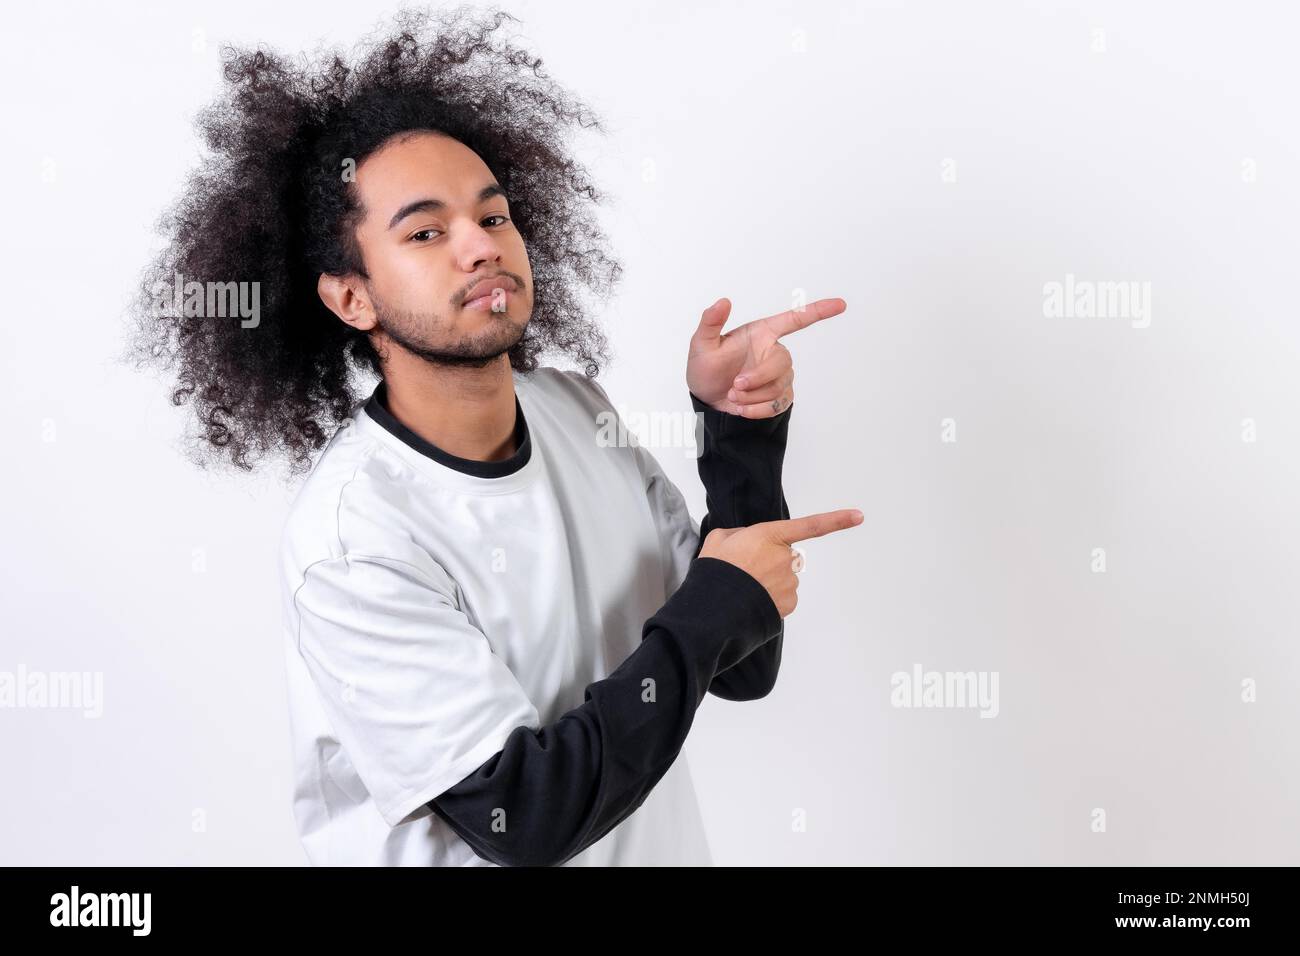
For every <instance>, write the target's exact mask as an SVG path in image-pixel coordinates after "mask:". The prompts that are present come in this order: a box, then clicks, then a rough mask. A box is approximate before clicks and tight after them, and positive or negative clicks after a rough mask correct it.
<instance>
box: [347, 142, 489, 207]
mask: <svg viewBox="0 0 1300 956" xmlns="http://www.w3.org/2000/svg"><path fill="white" fill-rule="evenodd" d="M492 181H493V176H492V171H491V170H490V169H488V167H487V164H486V163H484V162H483V160H482V159H481V158H480V157H479V155H478V153H476V152H474V151H473V150H472V149H470V148H469V147H468V146H466V145H465V144H464V143H462V142H460V141H459V140H455V139H452V138H451V137H450V136H443V135H440V134H437V133H430V132H420V133H410V134H403V135H401V136H397V137H394V138H393V139H390V140H389V141H388V142H386V143H384V145H383V146H381V147H380V148H379V149H377V150H376V151H375V152H373V153H371V154H370V155H369V156H367V157H366V158H365V160H364V161H363V162H362V163H361V164H360V165H359V166H357V181H356V186H357V192H358V194H359V195H360V198H361V203H362V205H363V206H364V207H365V210H366V219H367V220H368V221H370V222H375V221H380V220H382V221H383V222H384V223H387V222H388V218H387V217H388V216H391V215H392V214H393V213H394V212H395V211H396V210H397V209H399V208H400V207H401V206H403V205H404V204H406V203H409V202H411V201H413V200H416V199H423V198H437V199H441V200H443V201H444V202H446V203H449V204H451V205H453V206H456V205H461V204H472V203H473V202H474V201H475V200H476V199H477V197H478V192H479V190H480V189H482V188H483V187H484V186H485V185H487V184H488V183H490V182H492Z"/></svg>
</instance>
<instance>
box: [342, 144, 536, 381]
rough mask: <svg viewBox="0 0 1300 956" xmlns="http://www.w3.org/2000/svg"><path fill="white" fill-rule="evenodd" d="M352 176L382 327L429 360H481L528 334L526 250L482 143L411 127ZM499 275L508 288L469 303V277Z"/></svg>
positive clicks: (530, 298)
mask: <svg viewBox="0 0 1300 956" xmlns="http://www.w3.org/2000/svg"><path fill="white" fill-rule="evenodd" d="M355 185H356V188H357V190H358V192H359V195H360V199H361V203H362V208H363V209H364V210H365V217H364V219H363V220H362V221H361V223H360V225H359V226H358V227H357V232H356V235H357V242H358V244H359V245H360V247H361V256H362V261H363V262H364V263H365V267H366V271H367V272H368V273H369V274H370V278H369V280H367V281H366V283H365V285H366V291H367V293H368V295H369V298H370V300H371V304H372V305H373V307H374V310H375V315H376V319H377V321H378V323H379V326H380V329H382V331H380V332H379V333H378V334H379V335H380V336H381V337H387V338H388V339H390V340H392V341H393V342H396V343H397V344H398V345H399V346H401V347H402V348H405V349H406V350H407V351H409V352H411V353H413V354H415V355H418V356H421V357H423V358H425V359H427V360H429V361H432V362H436V363H439V364H449V365H468V366H475V367H482V366H484V365H486V364H487V363H488V362H490V361H491V360H492V359H495V358H496V357H497V356H499V355H501V354H502V353H503V352H505V351H507V350H508V349H510V348H511V346H513V345H514V344H515V343H517V342H518V341H519V340H520V338H522V336H523V334H524V328H525V326H527V324H528V320H529V318H530V317H531V315H532V311H533V289H532V285H533V274H532V270H531V268H530V267H529V264H528V252H527V250H526V249H525V248H524V240H523V237H522V236H520V234H519V230H518V229H516V228H515V224H514V221H513V220H512V219H511V218H510V207H509V204H508V203H507V202H506V197H505V196H504V195H503V194H501V193H500V192H499V191H497V190H499V186H498V185H497V182H496V178H495V177H494V176H493V175H492V172H491V170H489V169H488V167H487V165H486V164H484V162H483V160H482V159H481V158H479V156H478V154H477V153H475V152H474V151H473V150H471V149H470V148H469V147H467V146H465V145H464V144H463V143H461V142H459V141H457V140H454V139H452V138H450V137H447V136H441V135H438V134H435V133H415V134H410V135H405V136H402V137H398V138H395V139H393V140H390V141H389V142H388V143H386V144H385V145H384V146H383V147H382V148H380V149H379V150H378V151H376V152H374V153H372V154H371V155H370V156H368V157H367V158H366V159H365V161H364V162H362V163H361V164H360V165H359V166H358V167H357V175H356V184H355ZM496 276H501V277H502V280H503V282H504V285H505V288H506V289H507V290H508V291H506V292H505V293H504V294H502V293H490V294H489V295H488V297H487V298H486V299H481V300H479V301H477V302H475V303H472V304H471V303H470V301H469V296H470V295H471V294H473V293H472V287H473V286H475V285H476V284H477V283H478V282H479V281H480V280H483V279H488V278H492V277H496ZM511 280H513V281H511ZM485 288H486V287H485Z"/></svg>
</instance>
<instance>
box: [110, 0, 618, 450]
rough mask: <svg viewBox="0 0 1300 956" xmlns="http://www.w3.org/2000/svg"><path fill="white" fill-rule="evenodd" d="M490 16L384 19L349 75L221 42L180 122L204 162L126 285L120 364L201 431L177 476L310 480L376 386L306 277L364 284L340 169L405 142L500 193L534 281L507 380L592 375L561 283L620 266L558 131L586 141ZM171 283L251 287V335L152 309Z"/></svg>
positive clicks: (579, 117)
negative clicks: (194, 131)
mask: <svg viewBox="0 0 1300 956" xmlns="http://www.w3.org/2000/svg"><path fill="white" fill-rule="evenodd" d="M479 12H480V13H483V11H479ZM505 20H512V21H515V20H516V18H515V17H513V16H511V15H510V14H508V13H505V12H504V11H501V10H489V11H486V12H485V13H483V15H482V16H476V15H474V12H473V11H469V10H467V7H466V6H460V7H456V8H454V9H451V10H446V11H442V12H441V13H440V14H434V13H433V12H431V11H428V10H403V11H401V12H400V13H398V14H397V16H396V19H395V21H394V22H393V23H392V24H390V25H389V26H387V27H385V28H381V29H380V30H378V31H376V33H375V34H373V35H371V36H370V37H368V38H367V39H366V40H364V41H363V42H362V43H361V44H359V45H358V47H357V49H356V50H355V51H354V53H353V56H352V58H351V59H352V62H351V64H349V63H348V62H347V61H346V60H345V58H344V57H343V56H342V55H341V54H340V53H338V52H326V53H323V54H316V56H315V59H314V60H313V59H312V58H308V57H303V58H301V59H290V58H287V57H285V56H282V55H280V54H278V53H275V52H273V51H267V50H264V49H252V50H248V49H240V48H238V47H234V46H231V45H225V46H223V47H222V51H221V52H222V59H223V63H224V79H225V85H224V87H223V89H222V93H221V95H220V96H219V97H218V98H217V99H216V101H215V102H213V103H212V104H211V105H209V106H207V107H205V108H204V109H203V110H202V111H201V112H200V114H199V116H198V119H197V124H196V125H197V126H198V128H199V131H200V132H201V134H202V137H203V140H204V142H205V144H206V146H207V147H208V151H207V154H206V156H205V158H204V160H203V161H202V162H201V164H200V166H199V168H198V169H197V170H195V171H194V172H192V173H190V175H189V178H188V180H187V183H186V187H185V189H184V190H183V193H182V196H181V197H180V198H179V200H177V202H176V203H175V205H174V206H173V207H172V208H171V209H170V210H169V211H168V212H167V213H165V214H164V215H163V216H162V217H161V219H160V220H159V222H158V228H159V230H160V231H161V232H162V233H163V235H164V236H165V239H166V242H165V244H164V246H163V249H162V251H161V252H160V253H159V254H158V255H157V257H156V259H154V260H153V261H152V262H151V263H150V265H149V266H148V268H147V269H146V270H145V272H144V275H143V278H142V281H141V285H140V294H139V300H138V303H137V305H136V306H134V307H133V308H132V312H133V314H134V315H135V317H136V323H135V328H134V329H133V331H132V334H131V335H130V336H129V341H128V346H127V351H126V357H127V359H128V360H133V361H134V362H135V364H136V365H137V366H138V367H139V366H144V365H151V366H154V367H156V368H160V369H162V370H164V371H171V370H175V385H174V388H173V389H172V392H171V401H172V404H173V405H178V406H179V405H183V404H185V403H186V402H192V407H193V409H194V412H195V414H196V416H197V418H198V422H199V425H200V426H201V427H200V431H199V433H198V435H197V436H193V437H196V439H197V440H196V441H195V442H194V444H193V453H192V457H193V459H194V461H195V462H196V463H198V464H200V465H201V466H204V467H206V466H207V465H209V464H210V463H211V462H213V461H214V460H221V461H222V462H225V461H226V459H227V457H228V461H229V463H233V464H234V465H235V466H237V467H238V468H240V469H242V470H244V471H250V470H252V469H253V468H254V466H255V465H256V464H257V463H258V462H260V461H261V460H263V459H264V458H266V457H267V455H269V454H270V455H276V456H279V455H283V456H284V457H286V458H287V459H288V462H289V472H290V474H294V473H298V472H302V471H306V470H309V469H310V467H311V464H312V454H313V452H315V451H317V450H319V449H320V448H321V447H322V446H323V445H324V444H325V443H326V441H328V439H329V437H330V434H331V433H332V432H333V431H334V429H335V427H336V426H337V425H338V424H339V423H341V422H342V421H343V419H345V418H346V417H347V416H348V415H349V414H350V413H351V411H352V408H353V407H354V406H355V404H356V403H357V402H358V401H359V400H360V399H361V398H362V397H363V395H362V388H363V386H362V385H360V384H359V383H358V382H357V380H356V379H357V377H358V376H357V373H365V372H371V373H374V374H377V375H382V372H381V367H380V362H379V357H378V355H377V354H376V352H375V350H374V348H373V346H372V345H371V341H370V338H369V336H368V334H367V333H366V332H364V331H361V330H358V329H354V328H352V327H351V326H349V325H347V324H345V323H344V322H342V321H340V320H339V319H338V318H337V317H336V316H335V315H334V314H333V313H332V312H331V311H330V310H329V309H328V308H327V307H326V306H325V304H324V303H323V302H322V301H321V300H320V297H319V295H318V293H317V279H318V277H319V276H320V275H321V274H322V273H327V274H330V275H345V274H348V273H354V274H358V275H364V274H365V270H364V268H363V266H362V262H361V256H360V252H359V249H358V247H357V243H356V240H355V236H354V232H353V229H354V226H355V225H356V221H357V215H358V201H357V197H356V195H355V185H354V183H352V182H351V181H350V177H347V176H345V175H343V170H344V169H345V168H346V163H347V162H348V161H350V162H351V163H352V166H351V168H353V169H355V168H356V166H357V165H359V164H360V163H361V162H362V160H364V159H365V158H366V157H367V156H368V155H370V154H371V153H373V152H375V151H376V150H377V149H378V148H379V147H380V146H381V145H382V144H384V142H385V141H386V140H388V139H389V138H390V137H392V136H394V135H397V134H399V133H403V132H406V131H410V130H432V131H436V132H441V133H445V134H448V135H450V136H452V137H454V138H455V139H457V140H459V141H460V142H462V143H464V144H465V145H466V146H468V147H469V148H470V149H472V150H474V151H475V152H476V153H477V154H478V155H479V156H480V157H481V158H482V159H483V161H484V162H485V163H486V164H487V166H488V168H489V169H490V170H491V171H492V173H493V174H494V175H495V176H496V179H497V181H498V182H499V183H500V184H501V186H502V187H503V188H504V189H505V190H506V193H507V194H508V195H509V196H510V199H511V215H512V218H513V219H514V222H515V225H516V227H517V228H518V230H519V232H520V234H521V235H522V237H523V239H524V243H525V247H526V249H527V250H528V255H529V262H530V266H531V269H532V273H533V286H534V309H533V313H532V317H531V320H530V321H529V323H528V325H527V328H526V330H525V333H524V335H523V337H522V338H521V339H520V341H519V342H518V343H517V344H516V345H515V346H513V347H512V348H511V349H510V350H509V353H508V357H509V360H510V364H511V367H512V368H514V369H516V370H518V371H522V372H527V371H532V370H533V369H535V368H536V367H537V365H538V361H537V359H538V355H539V354H541V353H543V352H545V351H547V350H549V349H554V350H558V351H560V352H563V353H566V354H567V355H569V356H570V357H572V358H573V359H575V360H576V361H577V362H578V364H580V365H581V366H582V367H583V369H584V372H585V374H586V375H587V376H589V377H595V375H596V374H597V373H598V372H599V370H600V367H601V364H602V363H603V362H607V361H608V360H609V355H608V351H607V349H608V346H607V342H606V340H605V337H604V335H603V333H602V332H601V330H600V329H599V328H598V327H597V326H596V325H595V324H594V323H593V322H592V321H591V320H590V319H589V318H587V312H588V310H587V309H586V308H585V307H584V304H583V301H582V298H581V296H580V294H579V291H580V290H579V288H578V287H579V285H582V286H585V287H586V288H587V289H589V290H591V291H593V292H595V293H598V294H601V295H605V294H608V292H609V291H610V290H611V289H612V287H613V285H614V283H616V282H617V280H618V278H619V275H620V273H621V271H622V267H621V265H620V263H619V262H618V261H617V260H615V259H613V258H612V257H610V256H609V255H607V254H606V253H605V252H604V248H605V245H606V243H605V236H604V234H603V232H602V231H601V229H600V227H599V226H598V225H597V222H596V218H595V206H596V204H598V203H600V202H601V201H603V199H604V197H603V195H602V194H601V193H600V192H599V191H598V190H597V189H596V188H595V187H594V186H593V185H592V184H591V182H590V181H589V179H588V174H587V172H586V170H585V169H584V167H583V166H581V165H580V164H578V163H577V162H575V161H574V160H573V159H572V158H571V157H570V156H568V155H567V153H566V149H565V146H564V137H563V135H562V134H563V133H565V132H566V130H567V127H569V126H570V125H572V124H573V123H575V122H576V123H577V124H578V125H579V126H581V127H582V128H584V129H595V130H598V131H602V132H603V131H604V130H603V127H602V126H601V124H600V122H599V121H598V120H597V119H596V118H595V117H594V116H593V115H592V113H591V111H590V110H589V109H588V108H587V107H586V106H585V105H584V104H582V103H581V102H579V101H577V100H575V99H573V98H572V97H571V96H570V95H568V94H566V93H565V92H564V91H563V90H561V89H560V88H559V87H558V86H557V85H556V84H555V83H554V82H553V81H551V80H550V79H549V77H548V76H547V74H546V73H545V71H543V69H542V61H541V60H540V59H538V58H534V57H532V56H530V55H528V54H527V53H526V52H524V51H522V50H519V49H517V48H516V47H514V46H512V45H511V44H510V42H509V41H504V42H501V41H499V40H497V38H495V37H494V33H495V31H497V29H498V28H499V27H500V26H501V23H502V22H503V21H505ZM177 274H179V275H180V276H181V277H183V281H185V282H190V281H196V282H199V283H227V284H228V283H235V282H258V283H259V287H258V288H259V318H258V321H257V322H256V323H245V322H241V321H240V319H239V318H236V317H232V318H214V317H202V316H195V315H184V314H170V313H171V312H172V311H174V310H171V309H160V308H159V307H158V302H159V289H160V288H162V287H166V286H170V285H171V284H172V283H173V281H174V277H175V276H176V275H177ZM181 311H182V312H184V311H188V310H181Z"/></svg>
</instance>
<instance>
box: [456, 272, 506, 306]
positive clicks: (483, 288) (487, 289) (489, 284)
mask: <svg viewBox="0 0 1300 956" xmlns="http://www.w3.org/2000/svg"><path fill="white" fill-rule="evenodd" d="M516 288H517V286H516V285H515V280H514V279H511V278H510V277H509V276H504V275H501V276H493V277H492V278H491V279H484V280H482V281H481V282H478V283H476V284H475V285H474V287H473V288H472V289H470V290H469V295H467V296H466V297H465V305H466V306H473V305H475V303H477V306H475V307H476V308H482V307H483V305H484V304H485V303H487V302H491V301H492V297H493V295H494V294H495V293H496V291H497V290H498V289H500V290H501V291H502V292H503V293H505V294H507V295H508V294H509V293H511V292H514V291H515V290H516ZM479 300H482V301H479Z"/></svg>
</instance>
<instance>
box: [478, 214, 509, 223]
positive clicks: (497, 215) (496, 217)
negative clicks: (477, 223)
mask: <svg viewBox="0 0 1300 956" xmlns="http://www.w3.org/2000/svg"><path fill="white" fill-rule="evenodd" d="M487 218H488V219H500V220H501V221H502V222H503V223H507V222H509V221H510V220H509V219H507V218H506V217H505V216H502V215H501V214H500V213H497V214H495V215H492V216H488V217H487ZM483 221H484V222H487V219H485V220H483Z"/></svg>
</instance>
